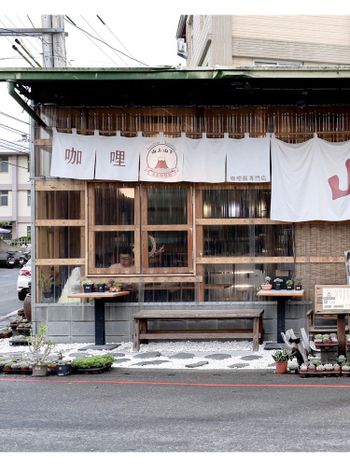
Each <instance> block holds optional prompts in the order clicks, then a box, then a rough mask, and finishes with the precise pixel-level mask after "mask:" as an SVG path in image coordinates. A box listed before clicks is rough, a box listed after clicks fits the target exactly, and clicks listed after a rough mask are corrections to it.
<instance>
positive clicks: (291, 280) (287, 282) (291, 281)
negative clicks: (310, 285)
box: [286, 279, 294, 287]
mask: <svg viewBox="0 0 350 467" xmlns="http://www.w3.org/2000/svg"><path fill="white" fill-rule="evenodd" d="M293 284H294V281H293V279H287V280H286V286H288V287H292V286H293Z"/></svg>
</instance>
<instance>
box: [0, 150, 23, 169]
mask: <svg viewBox="0 0 350 467" xmlns="http://www.w3.org/2000/svg"><path fill="white" fill-rule="evenodd" d="M0 146H1V144H0ZM0 156H1V153H0ZM6 164H7V165H11V166H13V167H19V168H20V169H25V170H29V165H28V166H27V167H25V166H24V165H19V164H13V163H12V162H6Z"/></svg>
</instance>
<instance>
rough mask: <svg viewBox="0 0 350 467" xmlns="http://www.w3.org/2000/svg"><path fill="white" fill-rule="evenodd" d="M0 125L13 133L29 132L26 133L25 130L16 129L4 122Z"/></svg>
mask: <svg viewBox="0 0 350 467" xmlns="http://www.w3.org/2000/svg"><path fill="white" fill-rule="evenodd" d="M0 127H2V128H4V129H5V130H8V131H12V132H13V133H19V134H20V135H25V136H29V133H26V132H25V131H21V130H17V129H16V128H13V127H12V126H8V125H5V124H4V123H0Z"/></svg>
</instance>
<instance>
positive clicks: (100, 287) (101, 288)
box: [95, 281, 107, 292]
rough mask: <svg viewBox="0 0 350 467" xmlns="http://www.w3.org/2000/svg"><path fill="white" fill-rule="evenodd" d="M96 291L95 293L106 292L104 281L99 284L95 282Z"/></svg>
mask: <svg viewBox="0 0 350 467" xmlns="http://www.w3.org/2000/svg"><path fill="white" fill-rule="evenodd" d="M95 285H96V291H97V292H105V291H106V285H107V284H106V282H104V281H100V282H96V284H95Z"/></svg>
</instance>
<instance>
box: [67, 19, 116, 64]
mask: <svg viewBox="0 0 350 467" xmlns="http://www.w3.org/2000/svg"><path fill="white" fill-rule="evenodd" d="M74 24H75V23H74ZM76 27H77V26H76ZM78 29H80V30H81V31H82V32H83V33H84V34H85V35H86V37H87V38H88V39H89V41H90V42H92V43H93V44H94V46H95V47H97V48H98V50H99V51H100V52H101V53H103V54H104V55H105V56H106V57H107V58H108V59H109V60H111V62H112V63H114V65H117V66H119V64H118V63H116V62H115V61H114V60H113V58H111V57H110V56H109V55H108V54H107V53H106V52H105V51H104V50H103V49H102V48H101V47H100V46H99V45H98V44H96V43H95V42H94V41H93V40H92V39H91V37H90V36H91V34H90V33H88V32H86V31H84V30H83V29H81V28H78ZM101 42H102V41H101Z"/></svg>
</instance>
